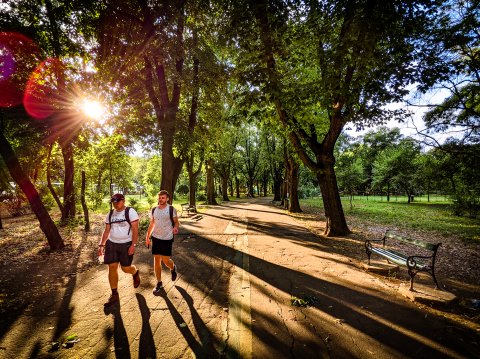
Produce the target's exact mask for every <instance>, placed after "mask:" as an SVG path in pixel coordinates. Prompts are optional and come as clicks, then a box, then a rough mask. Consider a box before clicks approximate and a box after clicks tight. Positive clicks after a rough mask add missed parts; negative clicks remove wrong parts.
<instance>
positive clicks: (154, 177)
mask: <svg viewBox="0 0 480 359" xmlns="http://www.w3.org/2000/svg"><path fill="white" fill-rule="evenodd" d="M161 168H162V159H161V157H160V156H152V157H150V158H149V160H148V162H147V167H146V169H145V172H144V173H143V183H144V185H145V193H146V195H147V196H148V197H154V198H156V197H157V193H158V191H160V179H161V175H162V171H161Z"/></svg>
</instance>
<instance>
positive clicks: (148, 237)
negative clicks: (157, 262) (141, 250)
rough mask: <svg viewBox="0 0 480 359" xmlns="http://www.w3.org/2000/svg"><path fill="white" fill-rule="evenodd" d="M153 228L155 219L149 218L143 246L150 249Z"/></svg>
mask: <svg viewBox="0 0 480 359" xmlns="http://www.w3.org/2000/svg"><path fill="white" fill-rule="evenodd" d="M153 228H155V219H154V218H150V224H149V225H148V229H147V235H146V236H145V244H146V245H147V247H150V236H151V235H152V232H153Z"/></svg>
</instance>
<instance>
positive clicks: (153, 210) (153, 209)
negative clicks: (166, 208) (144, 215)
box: [152, 206, 157, 217]
mask: <svg viewBox="0 0 480 359" xmlns="http://www.w3.org/2000/svg"><path fill="white" fill-rule="evenodd" d="M155 208H157V206H155V207H153V208H152V217H153V214H154V213H155Z"/></svg>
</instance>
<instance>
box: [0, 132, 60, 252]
mask: <svg viewBox="0 0 480 359" xmlns="http://www.w3.org/2000/svg"><path fill="white" fill-rule="evenodd" d="M0 152H1V155H2V157H3V160H4V161H5V164H6V165H7V168H8V171H9V172H10V175H11V176H12V178H13V179H14V180H15V182H16V183H17V184H18V186H19V187H20V189H21V190H22V191H23V193H24V194H25V196H26V197H27V199H28V202H29V203H30V206H31V208H32V211H33V213H35V216H36V217H37V219H38V221H39V223H40V229H41V230H42V232H43V233H44V234H45V237H46V238H47V241H48V244H49V246H50V249H51V250H57V249H61V248H63V247H64V246H65V244H64V243H63V239H62V237H61V236H60V233H59V232H58V228H57V227H56V226H55V223H53V221H52V218H51V217H50V214H49V213H48V211H47V209H46V208H45V206H44V205H43V202H42V200H41V199H40V196H39V194H38V192H37V189H36V188H35V186H34V185H33V184H32V182H30V180H29V179H28V176H27V175H26V174H25V172H24V171H23V169H22V167H21V165H20V162H19V161H18V158H17V156H16V155H15V152H13V149H12V147H11V146H10V143H9V142H8V141H7V139H6V138H5V136H4V135H3V133H0Z"/></svg>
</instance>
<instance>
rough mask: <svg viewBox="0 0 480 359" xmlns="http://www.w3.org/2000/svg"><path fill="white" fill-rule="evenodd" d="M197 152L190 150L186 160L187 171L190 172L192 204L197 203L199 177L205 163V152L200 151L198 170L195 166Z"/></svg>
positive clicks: (189, 189)
mask: <svg viewBox="0 0 480 359" xmlns="http://www.w3.org/2000/svg"><path fill="white" fill-rule="evenodd" d="M194 158H195V154H194V152H193V151H191V152H190V156H189V158H187V160H186V166H187V172H188V198H189V202H188V203H190V204H191V205H195V204H196V201H197V196H196V195H197V178H198V176H199V175H200V173H201V171H202V163H203V152H201V153H200V164H199V165H198V168H197V170H195V169H194V168H193V167H194V165H195V161H194Z"/></svg>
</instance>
